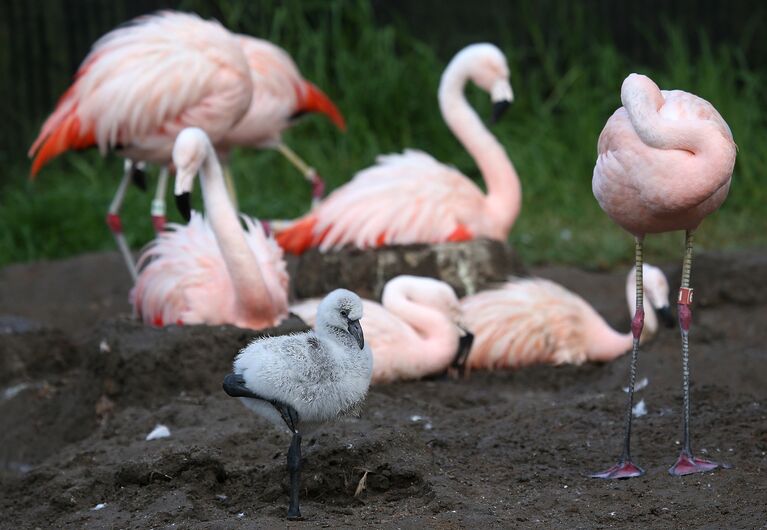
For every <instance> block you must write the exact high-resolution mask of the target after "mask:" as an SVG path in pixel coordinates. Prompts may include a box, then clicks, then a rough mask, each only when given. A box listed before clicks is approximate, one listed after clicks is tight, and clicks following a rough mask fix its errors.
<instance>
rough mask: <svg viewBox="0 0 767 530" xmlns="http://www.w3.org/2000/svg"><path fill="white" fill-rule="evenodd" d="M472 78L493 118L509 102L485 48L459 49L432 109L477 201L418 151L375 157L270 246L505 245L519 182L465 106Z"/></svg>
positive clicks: (455, 174)
mask: <svg viewBox="0 0 767 530" xmlns="http://www.w3.org/2000/svg"><path fill="white" fill-rule="evenodd" d="M468 80H472V81H473V82H474V83H475V84H476V85H477V86H479V87H480V88H481V89H483V90H485V91H486V92H489V93H490V95H491V99H492V101H493V104H494V106H493V114H494V117H495V118H497V117H498V116H499V115H500V113H501V112H502V111H503V110H505V109H506V107H508V105H509V104H510V103H511V101H512V99H513V95H512V91H511V85H510V84H509V68H508V66H507V64H506V58H505V57H504V55H503V53H502V52H501V51H500V50H499V49H498V48H496V47H495V46H493V45H492V44H473V45H471V46H467V47H466V48H464V49H463V50H461V51H460V52H458V54H457V55H456V56H455V57H454V58H453V60H452V61H450V64H448V66H447V68H446V69H445V72H444V74H443V75H442V80H441V82H440V85H439V105H440V109H441V111H442V116H443V117H444V119H445V121H446V122H447V125H448V127H449V128H450V130H451V131H452V132H453V134H455V136H456V137H457V138H458V139H459V140H460V141H461V143H462V144H463V145H464V146H465V147H466V149H467V150H468V151H469V153H470V154H471V156H472V157H473V158H474V160H475V161H476V162H477V165H478V166H479V169H480V171H481V172H482V175H483V177H484V179H485V182H486V183H487V189H488V193H487V195H485V194H484V193H483V192H482V191H481V190H480V189H479V187H478V186H477V185H476V184H474V183H473V182H472V181H471V180H470V179H469V178H468V177H466V176H465V175H463V174H461V173H460V172H459V171H457V170H456V169H455V168H452V167H450V166H447V165H445V164H441V163H440V162H437V161H436V160H434V159H433V158H432V157H431V156H429V155H428V154H426V153H424V152H421V151H414V150H407V151H405V152H404V153H403V154H401V155H387V156H381V157H379V158H378V164H377V165H376V166H373V167H371V168H368V169H365V170H363V171H361V172H359V173H357V175H355V177H354V179H353V180H352V181H351V182H349V183H348V184H346V185H344V186H342V187H340V188H339V189H337V190H335V191H334V192H333V193H332V194H330V196H328V198H327V199H325V200H324V201H323V202H321V203H320V204H319V205H318V206H317V207H316V208H315V209H314V210H313V211H312V212H311V213H310V214H308V215H307V216H305V217H303V218H301V219H299V220H297V221H296V222H295V223H293V224H292V225H290V226H289V227H287V228H285V229H284V230H281V231H278V235H277V242H278V243H279V244H280V245H281V246H282V247H283V248H284V249H285V250H287V251H289V252H292V253H296V254H300V253H301V252H303V251H305V250H306V249H307V248H309V247H313V246H319V248H320V250H322V251H326V250H328V249H333V248H338V247H341V246H343V245H346V244H353V245H355V246H357V247H359V248H366V247H377V246H381V245H390V244H408V243H438V242H444V241H463V240H468V239H472V238H476V237H489V238H492V239H499V240H503V241H505V240H506V238H507V236H508V233H509V230H510V229H511V226H512V224H513V223H514V220H515V219H516V218H517V215H518V213H519V209H520V204H521V190H520V184H519V178H518V177H517V173H516V171H515V170H514V166H513V165H512V163H511V161H510V160H509V157H508V156H507V155H506V151H505V150H504V148H503V146H502V145H501V144H500V143H499V142H498V140H496V138H495V137H494V136H493V135H492V134H491V133H490V132H489V131H488V130H487V128H486V127H485V126H484V125H483V124H482V121H481V120H480V119H479V117H478V116H477V114H476V112H474V110H473V109H472V108H471V107H470V106H469V104H468V102H467V101H466V98H465V96H464V93H463V90H464V86H465V85H466V82H467V81H468Z"/></svg>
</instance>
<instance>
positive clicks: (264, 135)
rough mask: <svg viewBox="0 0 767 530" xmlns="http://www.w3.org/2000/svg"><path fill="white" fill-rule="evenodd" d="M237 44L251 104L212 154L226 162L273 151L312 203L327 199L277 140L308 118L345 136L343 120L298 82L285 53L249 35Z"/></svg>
mask: <svg viewBox="0 0 767 530" xmlns="http://www.w3.org/2000/svg"><path fill="white" fill-rule="evenodd" d="M237 40H238V42H239V43H240V46H241V48H242V51H243V52H244V53H245V58H246V59H247V61H248V65H249V66H250V72H251V75H252V80H253V99H252V101H251V103H250V108H249V109H248V111H247V113H246V114H245V116H244V117H243V118H242V119H241V120H240V121H239V122H238V123H237V124H236V125H235V126H234V127H233V128H232V129H231V130H230V131H228V132H227V133H226V135H225V136H224V138H223V139H222V141H221V142H219V143H218V144H217V145H216V148H217V149H218V151H219V154H220V155H221V158H222V160H224V161H226V160H227V159H228V151H229V150H230V149H231V148H232V147H234V146H246V147H255V148H259V149H261V148H275V149H277V150H278V151H279V152H280V153H282V154H283V156H285V158H287V159H288V161H289V162H290V163H292V164H293V165H294V166H296V168H298V170H299V171H301V173H302V174H303V175H304V177H305V178H306V179H307V180H309V182H311V184H312V196H313V200H314V201H315V202H316V201H317V200H319V199H320V198H322V196H323V195H324V193H325V183H324V182H323V180H322V178H321V177H320V176H319V174H318V173H317V171H316V170H315V169H314V168H313V167H310V166H309V165H308V164H306V162H304V161H303V160H302V159H301V158H300V157H299V156H298V155H297V154H296V153H295V152H293V151H292V150H291V149H290V148H289V147H288V146H287V145H285V144H284V143H283V142H282V140H281V134H282V132H283V131H284V130H285V129H286V128H288V127H290V126H292V125H293V124H294V123H295V119H296V118H298V117H299V116H301V115H302V114H306V113H309V112H320V113H323V114H325V115H327V116H328V118H330V120H331V121H332V122H333V123H334V124H335V125H336V126H337V127H338V128H339V129H341V130H342V131H344V130H346V122H345V121H344V117H343V115H342V114H341V112H340V111H339V110H338V108H336V106H335V105H334V104H333V102H332V101H331V100H330V98H328V96H327V95H325V93H324V92H322V90H320V89H319V88H318V87H317V86H316V85H315V84H314V83H311V82H309V81H307V80H306V79H304V78H303V77H302V76H301V73H300V72H299V70H298V67H297V66H296V63H295V62H293V59H292V58H291V57H290V55H288V53H287V52H286V51H285V50H283V49H282V48H280V47H279V46H276V45H274V44H272V43H271V42H269V41H266V40H263V39H257V38H255V37H250V36H248V35H237ZM224 168H225V169H224V171H225V175H226V174H227V172H228V164H224ZM231 182H232V180H231V178H227V183H228V184H230V183H231ZM232 195H233V196H234V194H233V193H232Z"/></svg>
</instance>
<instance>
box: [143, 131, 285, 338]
mask: <svg viewBox="0 0 767 530" xmlns="http://www.w3.org/2000/svg"><path fill="white" fill-rule="evenodd" d="M173 163H174V165H175V166H176V192H177V194H184V193H188V192H189V191H190V190H191V188H192V183H193V181H194V178H195V176H196V175H197V173H198V172H199V173H200V184H201V187H202V194H203V200H204V203H205V208H206V217H205V218H203V216H202V215H200V214H195V215H194V216H192V219H191V222H190V223H189V224H188V225H186V226H183V225H175V224H171V225H170V226H169V228H170V229H169V230H166V231H164V232H162V233H161V234H159V235H158V236H157V238H156V239H155V240H154V241H153V242H152V243H150V244H149V247H148V248H147V249H146V250H145V251H144V253H143V254H142V256H141V258H140V259H139V269H140V272H139V276H138V279H137V281H136V286H135V287H134V288H133V291H132V292H131V303H132V304H133V309H134V313H135V314H136V315H137V316H139V317H140V318H142V319H143V320H144V322H145V323H147V324H151V325H155V326H162V325H166V324H232V325H235V326H239V327H242V328H251V329H261V328H265V327H270V326H275V325H277V324H279V322H280V321H282V319H283V318H285V317H286V316H287V312H288V274H287V272H286V268H285V261H284V260H283V258H282V250H281V249H280V247H279V246H278V245H277V244H276V243H275V241H274V240H273V239H271V238H267V237H266V235H265V234H264V230H263V228H262V227H261V225H260V224H259V223H258V221H256V220H254V219H251V218H249V217H246V216H242V217H241V219H242V221H243V222H244V224H245V227H246V229H243V227H242V225H241V224H240V218H238V215H237V212H236V211H235V209H234V205H233V204H232V202H231V200H230V198H229V195H228V193H227V189H226V185H225V183H224V177H223V174H222V171H221V166H220V165H219V163H218V159H217V158H216V153H215V151H214V150H213V145H212V144H211V143H210V140H209V139H208V137H207V135H206V134H205V132H203V131H202V130H201V129H196V128H189V129H185V130H183V131H181V133H179V135H178V138H177V139H176V145H175V147H174V149H173Z"/></svg>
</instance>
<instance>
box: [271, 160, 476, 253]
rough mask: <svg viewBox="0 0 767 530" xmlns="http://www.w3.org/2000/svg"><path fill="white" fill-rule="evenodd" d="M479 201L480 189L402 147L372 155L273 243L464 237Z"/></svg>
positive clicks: (292, 247)
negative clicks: (372, 162)
mask: <svg viewBox="0 0 767 530" xmlns="http://www.w3.org/2000/svg"><path fill="white" fill-rule="evenodd" d="M483 201H484V195H483V194H482V191H481V190H480V189H479V188H478V187H477V186H476V185H475V184H474V183H473V182H472V181H470V180H469V179H468V178H467V177H465V176H464V175H462V174H461V173H460V172H459V171H457V170H456V169H454V168H451V167H448V166H446V165H444V164H441V163H440V162H438V161H436V160H435V159H434V158H432V157H431V156H430V155H428V154H426V153H424V152H422V151H416V150H407V151H405V152H404V153H403V154H396V155H386V156H380V157H378V159H377V164H376V165H375V166H373V167H371V168H368V169H365V170H363V171H361V172H359V173H357V175H355V177H354V178H353V179H352V180H351V181H350V182H349V183H348V184H345V185H344V186H342V187H340V188H338V189H337V190H335V191H334V192H333V193H331V194H330V195H329V196H328V198H327V199H325V201H323V202H322V204H320V205H319V206H318V207H317V208H316V209H315V210H314V211H313V212H312V213H311V214H309V216H308V217H306V218H303V219H301V220H299V221H298V222H297V223H296V224H295V225H293V226H292V227H289V228H288V229H287V230H285V231H283V232H282V233H280V234H279V235H278V237H277V241H278V242H279V243H280V244H281V245H282V246H283V248H286V249H287V250H289V251H291V252H296V253H300V252H302V251H303V250H305V247H306V246H316V245H319V247H320V249H321V250H323V251H326V250H329V249H335V248H340V247H342V246H344V245H346V244H353V245H355V246H357V247H359V248H368V247H378V246H382V245H391V244H410V243H439V242H444V241H449V240H453V239H470V238H471V237H475V236H476V234H475V233H473V230H472V228H473V226H472V225H473V223H474V221H475V219H474V218H475V217H476V213H477V212H478V211H481V209H482V207H483ZM309 233H311V236H309ZM307 236H309V237H307ZM294 242H295V243H296V244H293V243H294ZM299 247H303V248H299Z"/></svg>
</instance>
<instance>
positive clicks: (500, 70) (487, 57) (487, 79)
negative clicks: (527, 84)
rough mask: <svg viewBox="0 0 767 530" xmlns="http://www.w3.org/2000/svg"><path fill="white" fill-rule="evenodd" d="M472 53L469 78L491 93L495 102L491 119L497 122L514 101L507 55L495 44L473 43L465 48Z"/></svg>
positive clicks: (491, 97)
mask: <svg viewBox="0 0 767 530" xmlns="http://www.w3.org/2000/svg"><path fill="white" fill-rule="evenodd" d="M465 50H466V51H469V53H470V54H471V61H470V63H469V78H470V79H471V80H472V81H473V82H474V84H475V85H477V86H478V87H479V88H481V89H482V90H484V91H485V92H488V93H489V94H490V100H491V101H492V103H493V114H492V117H491V121H492V122H493V123H495V122H496V121H498V119H499V118H500V117H501V116H502V115H503V113H504V112H505V111H506V109H507V108H508V107H509V105H511V102H512V101H514V91H513V90H512V88H511V81H509V65H508V63H507V61H506V56H505V55H504V54H503V52H502V51H501V50H499V49H498V47H497V46H495V45H493V44H488V43H483V44H473V45H471V46H469V47H468V48H466V49H465Z"/></svg>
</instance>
